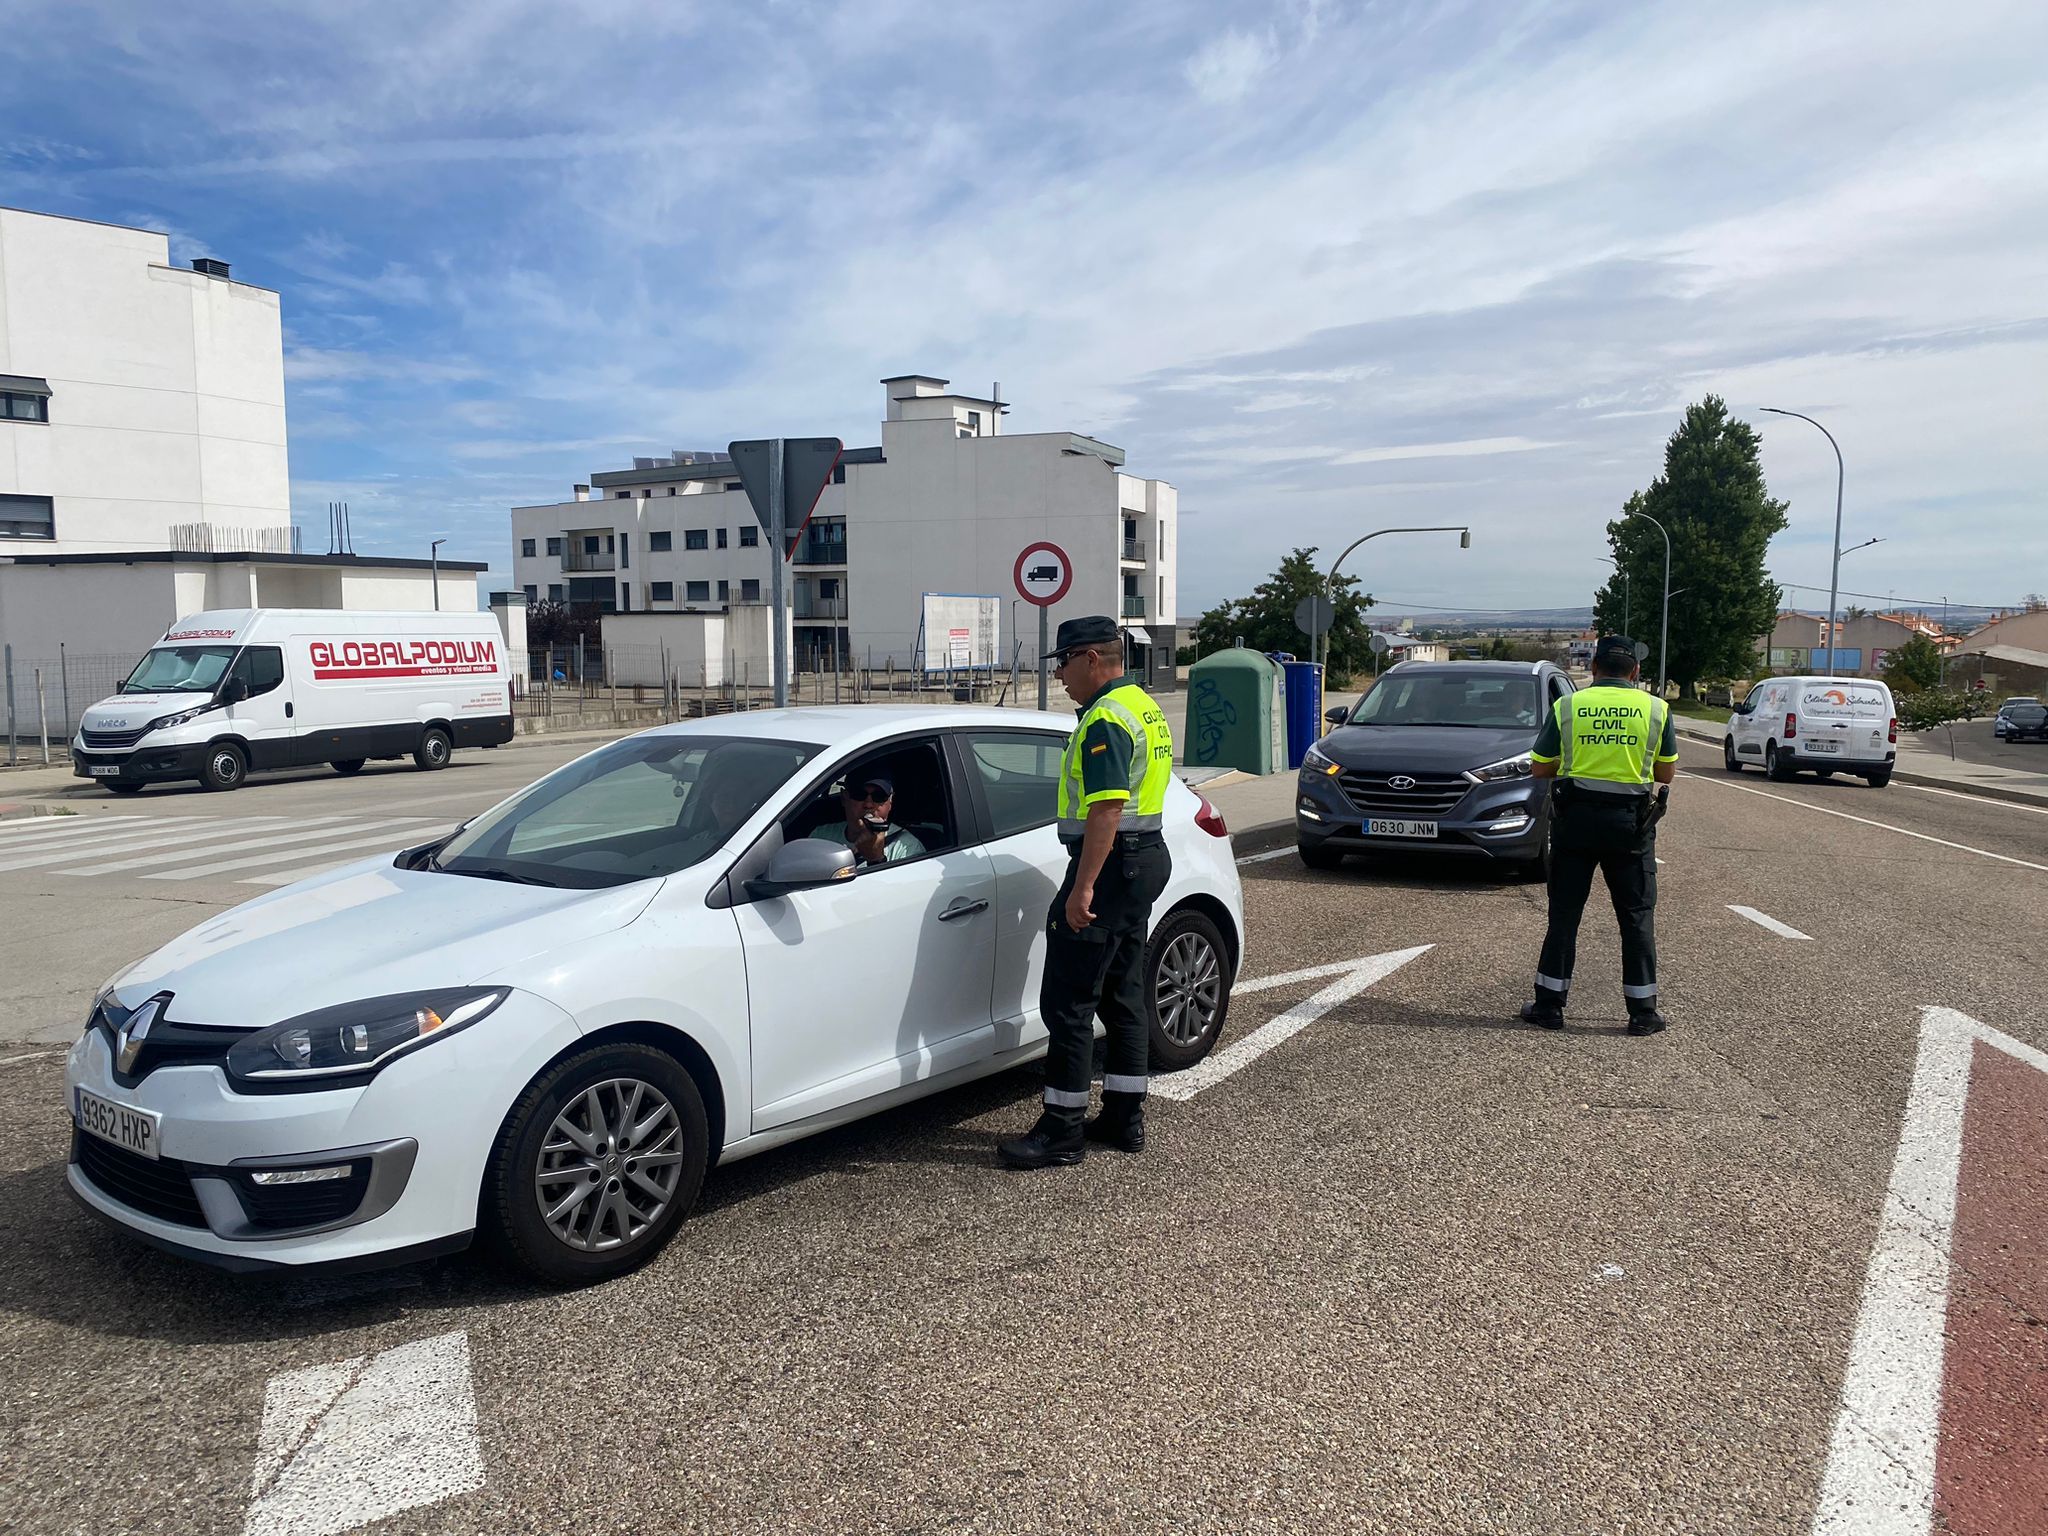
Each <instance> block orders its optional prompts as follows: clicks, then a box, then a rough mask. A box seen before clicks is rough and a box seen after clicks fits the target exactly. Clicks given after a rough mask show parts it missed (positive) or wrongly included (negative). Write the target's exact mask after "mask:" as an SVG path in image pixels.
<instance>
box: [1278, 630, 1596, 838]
mask: <svg viewBox="0 0 2048 1536" xmlns="http://www.w3.org/2000/svg"><path fill="white" fill-rule="evenodd" d="M1571 691H1572V684H1571V679H1569V678H1568V677H1566V676H1565V674H1564V673H1563V672H1561V671H1560V670H1558V668H1556V667H1554V666H1552V665H1551V664H1550V663H1549V662H1547V661H1538V662H1521V661H1404V662H1402V663H1400V664H1399V665H1398V666H1395V667H1392V668H1390V669H1389V670H1388V671H1387V672H1386V673H1384V674H1383V675H1382V676H1381V677H1380V678H1379V680H1378V681H1377V682H1375V683H1374V684H1373V686H1372V687H1371V688H1370V689H1368V690H1367V691H1366V693H1365V695H1364V696H1363V697H1362V698H1360V699H1359V701H1358V704H1357V707H1356V708H1353V709H1344V708H1338V709H1333V710H1331V711H1330V712H1329V714H1328V716H1327V718H1328V719H1329V721H1330V722H1331V723H1332V724H1333V725H1334V726H1335V727H1336V729H1335V730H1333V731H1331V732H1330V733H1329V734H1328V735H1327V736H1325V737H1323V738H1322V740H1320V741H1318V742H1317V743H1316V744H1315V745H1314V746H1313V747H1311V748H1310V749H1309V750H1308V752H1307V753H1306V754H1305V755H1304V756H1303V758H1302V763H1301V775H1300V783H1299V792H1298V794H1297V796H1296V801H1295V812H1294V830H1295V846H1296V848H1297V850H1298V851H1299V853H1300V855H1301V861H1302V862H1303V863H1304V864H1306V865H1308V866H1309V867H1310V868H1312V869H1335V868H1336V867H1337V866H1338V865H1340V864H1342V863H1343V862H1344V856H1345V855H1346V854H1351V853H1374V852H1394V851H1400V852H1409V853H1416V852H1420V853H1435V854H1444V855H1447V856H1451V857H1462V858H1482V859H1494V860H1499V861H1501V862H1503V863H1520V864H1524V865H1526V866H1528V867H1529V868H1530V870H1531V872H1536V873H1540V872H1541V870H1542V869H1543V867H1544V863H1545V861H1546V859H1547V855H1548V849H1549V846H1550V786H1549V781H1548V780H1544V779H1534V778H1531V777H1530V775H1529V753H1530V751H1531V749H1532V748H1534V747H1535V745H1536V732H1537V730H1538V728H1539V727H1540V726H1541V724H1542V722H1543V716H1544V715H1545V714H1546V713H1547V712H1548V711H1549V710H1550V709H1551V707H1552V706H1553V705H1555V704H1556V702H1557V701H1558V700H1559V699H1561V698H1563V697H1564V696H1565V695H1566V694H1568V693H1570V692H1571Z"/></svg>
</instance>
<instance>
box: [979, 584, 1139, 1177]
mask: <svg viewBox="0 0 2048 1536" xmlns="http://www.w3.org/2000/svg"><path fill="white" fill-rule="evenodd" d="M1047 654H1048V656H1049V657H1050V658H1051V659H1052V660H1053V661H1054V662H1056V663H1057V668H1058V670H1057V674H1056V675H1057V676H1058V677H1059V680H1060V684H1061V686H1062V687H1064V688H1065V689H1066V690H1067V694H1068V697H1070V698H1072V699H1073V700H1074V702H1075V704H1076V705H1077V706H1078V712H1079V715H1080V719H1079V721H1078V722H1076V724H1075V726H1074V733H1073V735H1071V736H1069V737H1068V738H1067V748H1066V752H1065V754H1064V756H1063V758H1062V760H1061V763H1060V786H1059V817H1060V820H1059V835H1060V841H1061V842H1063V843H1064V844H1066V848H1067V873H1066V878H1065V879H1064V880H1062V881H1061V882H1060V889H1059V894H1058V895H1057V896H1055V897H1054V898H1053V902H1052V907H1051V909H1050V910H1049V911H1048V912H1047V913H1046V920H1045V932H1046V947H1045V974H1044V977H1043V979H1042V980H1041V981H1040V983H1039V989H1038V1009H1039V1015H1040V1017H1042V1018H1043V1019H1044V1020H1045V1028H1046V1032H1047V1034H1049V1035H1050V1036H1051V1037H1052V1038H1051V1040H1050V1042H1049V1043H1048V1045H1047V1048H1046V1055H1045V1109H1044V1112H1043V1113H1042V1114H1040V1115H1039V1117H1038V1123H1037V1124H1036V1125H1034V1126H1032V1128H1031V1129H1030V1130H1029V1131H1027V1132H1026V1133H1025V1134H1024V1135H1022V1136H1016V1137H1012V1138H1011V1139H1010V1140H1008V1141H1005V1142H1003V1143H1002V1144H1001V1146H1000V1147H998V1148H997V1151H998V1152H999V1154H1000V1155H1001V1157H1002V1160H1003V1161H1004V1162H1005V1163H1007V1164H1009V1165H1010V1166H1011V1167H1012V1168H1047V1167H1051V1166H1053V1165H1055V1164H1061V1163H1078V1162H1080V1161H1081V1156H1082V1153H1083V1152H1084V1151H1085V1150H1086V1143H1087V1142H1089V1141H1096V1142H1106V1143H1107V1144H1108V1145H1110V1146H1113V1147H1117V1148H1120V1149H1121V1150H1123V1151H1125V1152H1138V1151H1142V1150H1143V1149H1144V1146H1145V1087H1146V1080H1147V1076H1148V1072H1149V1068H1150V1060H1149V1054H1150V1053H1149V1049H1148V1034H1147V1030H1146V1025H1145V996H1144V986H1143V978H1142V977H1141V975H1140V972H1141V970H1142V965H1141V962H1142V960H1143V958H1144V953H1145V935H1146V932H1147V930H1148V929H1149V928H1150V926H1151V919H1152V903H1153V902H1155V901H1157V900H1158V899H1159V893H1160V892H1161V891H1163V890H1165V889H1166V880H1167V876H1168V874H1169V873H1170V872H1171V870H1172V867H1173V865H1172V860H1171V858H1170V857H1169V856H1168V854H1167V851H1166V838H1165V835H1164V834H1163V832H1162V831H1161V830H1160V828H1161V823H1162V820H1163V815H1162V813H1163V812H1164V811H1165V809H1166V790H1167V785H1168V783H1169V782H1170V781H1171V779H1172V776H1173V733H1172V732H1171V731H1170V730H1169V729H1168V728H1167V724H1166V716H1165V713H1164V712H1163V711H1162V710H1161V709H1160V708H1159V706H1158V705H1157V704H1156V703H1154V702H1153V700H1152V697H1151V695H1150V694H1148V693H1146V692H1145V690H1144V689H1142V688H1140V687H1139V686H1138V685H1137V683H1136V681H1135V680H1133V679H1132V678H1130V677H1128V676H1126V675H1125V674H1124V667H1123V655H1124V649H1123V635H1122V632H1121V631H1119V630H1118V628H1117V625H1116V620H1114V619H1111V618H1105V617H1101V616H1096V617H1091V618H1085V619H1068V620H1067V621H1066V622H1065V623H1063V624H1061V625H1060V628H1059V634H1058V636H1057V638H1056V641H1055V646H1054V649H1053V650H1052V651H1050V652H1048V653H1047ZM1098 1013H1099V1014H1100V1015H1101V1016H1102V1023H1103V1027H1104V1028H1105V1029H1106V1030H1107V1031H1108V1034H1109V1053H1108V1058H1107V1060H1106V1062H1105V1064H1104V1069H1103V1074H1102V1113H1101V1114H1100V1115H1099V1116H1097V1117H1096V1118H1095V1119H1093V1120H1089V1121H1087V1123H1086V1124H1085V1125H1084V1124H1083V1123H1082V1122H1083V1118H1084V1117H1085V1116H1086V1115H1087V1113H1088V1081H1089V1078H1090V1076H1091V1075H1092V1073H1091V1070H1090V1069H1091V1067H1092V1065H1093V1063H1094V1057H1095V1017H1096V1015H1097V1014H1098Z"/></svg>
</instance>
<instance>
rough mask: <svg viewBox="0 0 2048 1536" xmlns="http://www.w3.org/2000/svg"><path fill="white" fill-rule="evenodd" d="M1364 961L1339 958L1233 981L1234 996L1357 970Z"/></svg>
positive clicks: (1289, 985)
mask: <svg viewBox="0 0 2048 1536" xmlns="http://www.w3.org/2000/svg"><path fill="white" fill-rule="evenodd" d="M1363 963H1364V962H1363V961H1360V960H1337V961H1333V962H1332V963H1331V964H1329V965H1310V966H1304V967H1303V968H1302V969H1301V970H1298V971H1275V972H1274V973H1273V974H1272V975H1271V976H1255V977H1253V978H1252V979H1251V980H1250V981H1238V982H1233V983H1232V984H1231V988H1230V995H1231V996H1232V997H1243V996H1244V995H1245V994H1246V993H1248V992H1270V991H1271V990H1272V989H1273V988H1275V987H1291V986H1293V985H1294V984H1295V983H1296V982H1297V981H1317V980H1320V979H1321V978H1322V977H1325V976H1341V975H1343V974H1344V973H1345V972H1346V971H1351V970H1356V969H1357V968H1358V967H1359V966H1360V965H1362V964H1363Z"/></svg>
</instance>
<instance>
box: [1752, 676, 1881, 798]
mask: <svg viewBox="0 0 2048 1536" xmlns="http://www.w3.org/2000/svg"><path fill="white" fill-rule="evenodd" d="M1898 744H1899V721H1898V710H1897V709H1896V708H1895V707H1894V705H1893V703H1892V691H1891V689H1889V688H1887V687H1886V686H1885V685H1884V684H1883V683H1880V682H1875V681H1873V680H1871V679H1870V678H1867V677H1769V678H1765V679H1764V680H1763V681H1762V682H1760V683H1758V684H1757V685H1756V686H1755V687H1754V688H1752V689H1750V690H1749V696H1748V697H1747V698H1745V699H1744V700H1743V701H1742V702H1741V703H1740V704H1738V705H1736V706H1735V709H1734V710H1733V712H1732V713H1730V715H1729V716H1728V734H1727V735H1726V736H1725V737H1723V738H1722V741H1721V761H1722V763H1723V765H1724V766H1725V767H1726V768H1727V769H1728V771H1729V772H1730V773H1740V772H1741V771H1742V768H1743V765H1744V764H1745V763H1756V764H1757V765H1758V766H1760V767H1761V768H1762V769H1763V770H1764V772H1765V773H1766V774H1767V775H1768V776H1769V777H1771V778H1773V779H1789V778H1791V777H1792V775H1793V774H1795V773H1799V772H1802V771H1805V772H1811V773H1817V774H1819V775H1820V776H1821V777H1822V778H1826V777H1828V776H1829V775H1830V774H1833V773H1838V772H1839V773H1853V774H1857V775H1859V776H1861V777H1862V778H1864V779H1865V780H1867V781H1868V782H1869V783H1870V785H1871V786H1872V787H1873V788H1880V789H1881V788H1883V787H1884V786H1885V785H1887V784H1889V783H1890V782H1891V781H1892V766H1893V764H1894V763H1895V762H1896V761H1897V758H1898V751H1899V745H1898Z"/></svg>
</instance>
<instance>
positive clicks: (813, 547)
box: [796, 534, 846, 565]
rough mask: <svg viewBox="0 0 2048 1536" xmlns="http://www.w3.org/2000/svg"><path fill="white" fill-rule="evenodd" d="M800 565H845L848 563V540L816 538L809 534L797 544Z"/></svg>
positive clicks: (797, 560) (797, 562)
mask: <svg viewBox="0 0 2048 1536" xmlns="http://www.w3.org/2000/svg"><path fill="white" fill-rule="evenodd" d="M796 564H798V565H844V564H846V540H845V539H843V538H839V539H814V538H811V537H810V536H809V535H808V534H807V535H805V536H804V538H802V539H801V540H799V541H798V543H797V546H796Z"/></svg>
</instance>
